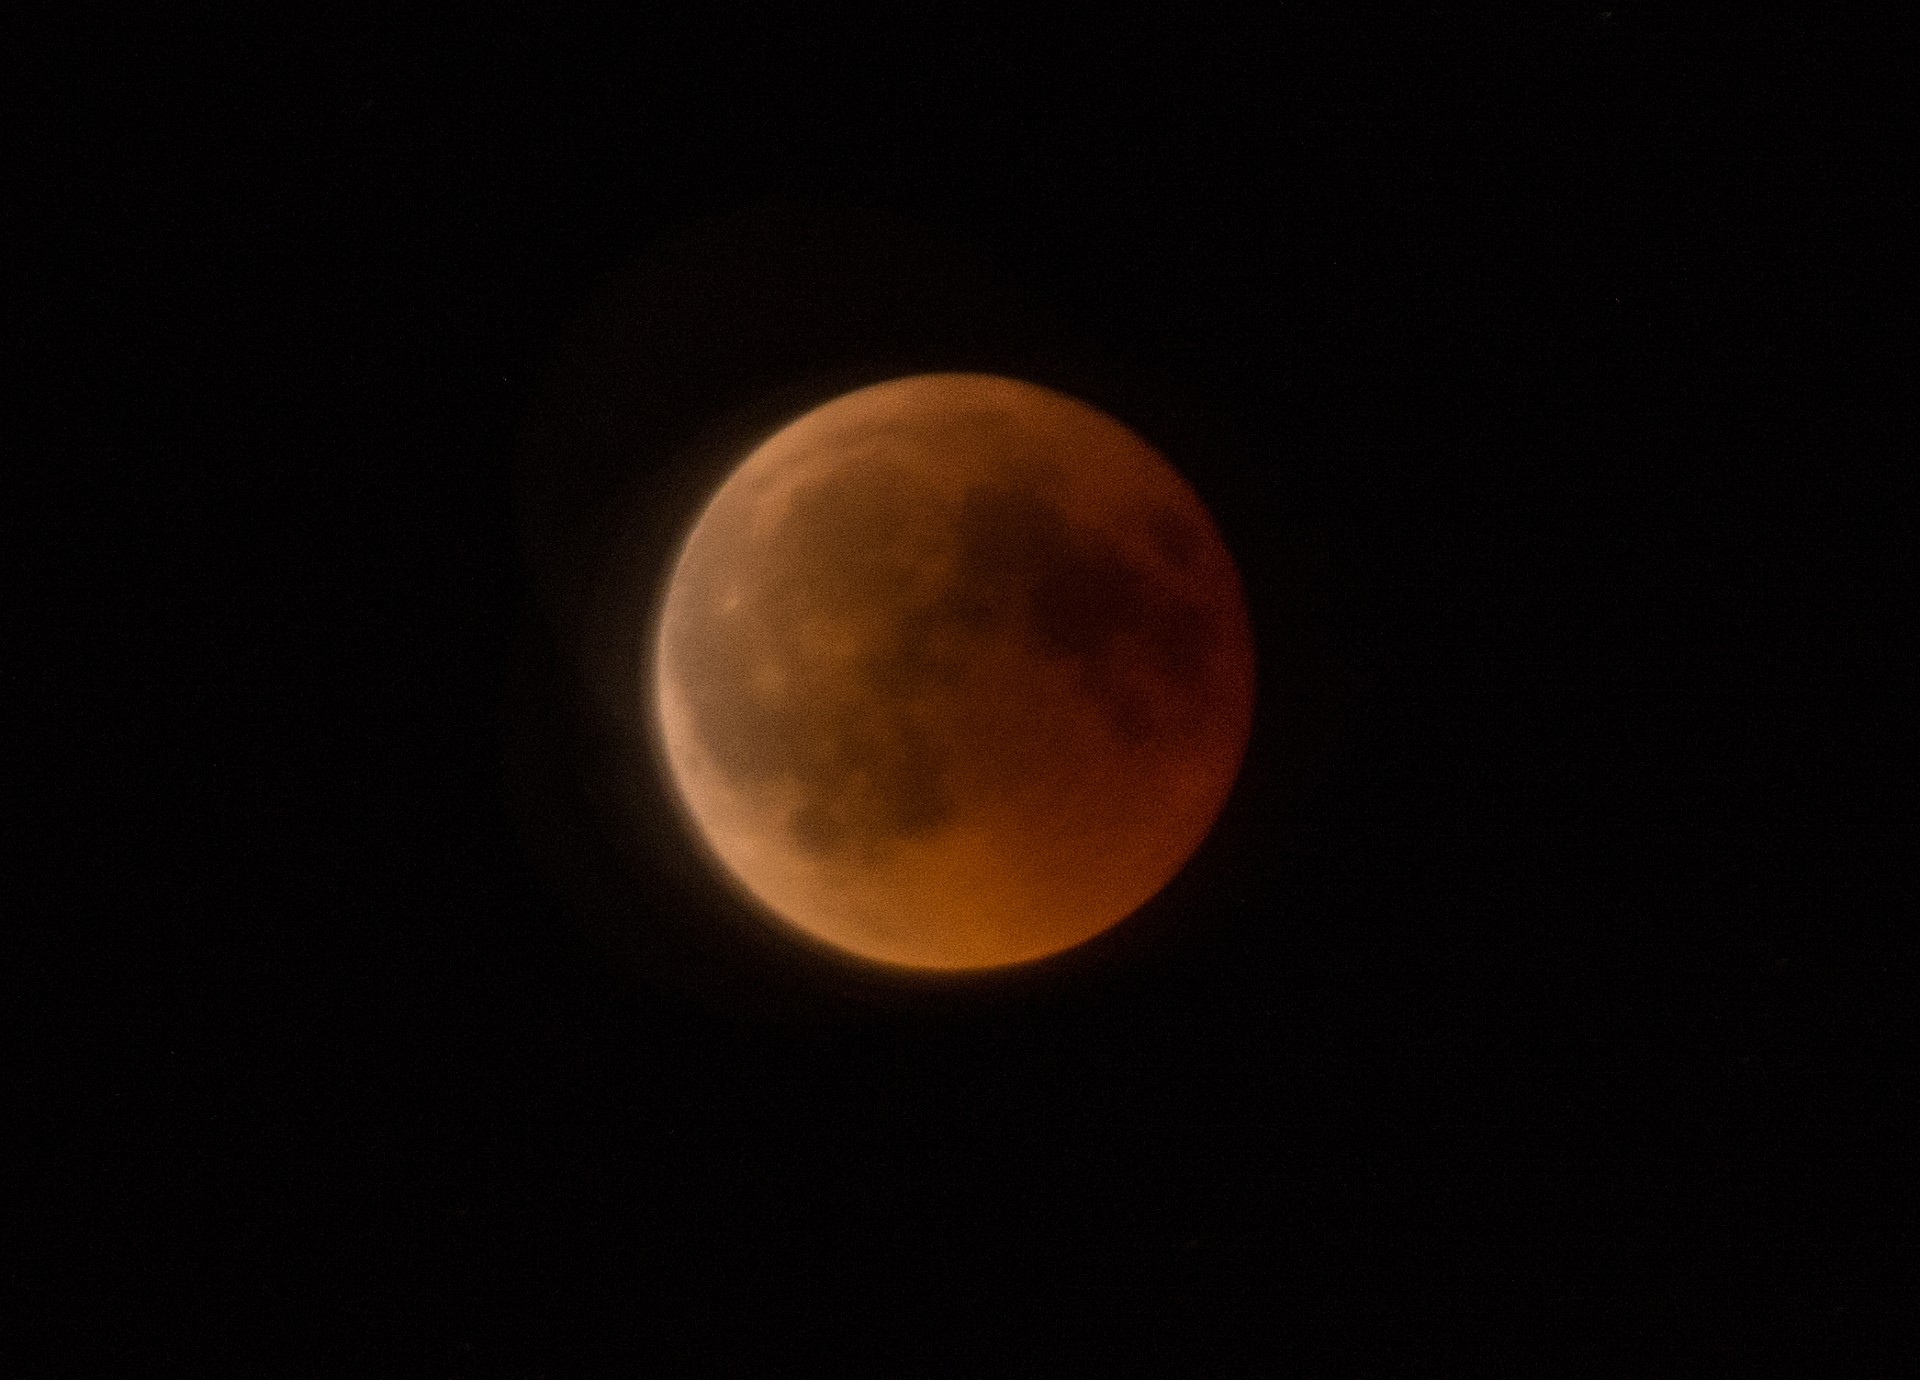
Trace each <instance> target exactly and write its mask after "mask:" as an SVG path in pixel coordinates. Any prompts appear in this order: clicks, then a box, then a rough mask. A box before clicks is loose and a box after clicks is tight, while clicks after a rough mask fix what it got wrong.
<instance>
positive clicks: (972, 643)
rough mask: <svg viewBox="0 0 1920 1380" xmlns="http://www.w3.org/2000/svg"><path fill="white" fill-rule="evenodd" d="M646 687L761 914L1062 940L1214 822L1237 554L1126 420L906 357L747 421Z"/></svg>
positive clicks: (953, 947)
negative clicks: (736, 460)
mask: <svg viewBox="0 0 1920 1380" xmlns="http://www.w3.org/2000/svg"><path fill="white" fill-rule="evenodd" d="M657 637H658V641H657V644H656V646H655V649H654V659H653V673H654V674H653V685H652V689H651V693H652V696H653V699H654V709H655V714H656V720H655V724H656V727H657V729H658V732H659V737H660V741H661V745H662V748H663V756H664V760H665V763H666V766H667V771H668V774H669V775H670V777H671V779H672V785H673V787H674V790H675V791H676V793H677V795H678V798H679V801H680V803H681V804H682V806H683V807H684V810H685V813H686V815H687V817H688V819H689V821H690V822H691V824H692V826H693V827H694V829H695V830H696V831H697V832H698V835H699V837H700V838H701V839H702V840H703V841H704V843H705V845H706V847H707V848H708V849H709V850H710V851H711V854H712V855H713V857H714V859H715V860H717V862H718V863H719V864H720V865H721V867H722V868H723V869H724V872H725V873H726V875H728V876H729V877H730V878H731V879H732V880H733V881H734V882H735V883H737V884H738V886H739V887H740V888H741V889H742V890H743V891H744V892H745V893H746V894H747V895H748V896H750V897H751V898H752V899H753V900H754V901H755V902H757V903H758V905H759V906H760V907H761V908H763V909H764V910H765V911H766V912H767V913H768V914H769V915H770V916H771V917H772V918H774V919H775V920H777V921H778V922H779V923H780V924H782V925H784V926H787V927H789V929H790V930H791V931H793V932H795V933H797V934H798V935H800V936H803V937H805V938H807V939H810V940H812V941H815V942H817V943H820V944H824V945H827V946H829V947H830V948H832V949H834V950H837V951H839V952H841V953H844V954H848V955H853V956H855V957H857V958H860V959H865V960H870V961H873V962H877V963H881V964H891V965H898V966H901V967H906V968H917V969H945V970H956V969H977V968H992V967H999V966H1002V965H1007V964H1016V963H1023V962H1028V961H1031V960H1035V959H1039V958H1043V957H1045V956H1047V955H1050V954H1055V953H1058V952H1060V951H1062V950H1064V949H1067V948H1070V947H1072V946H1073V945H1076V944H1079V943H1081V942H1083V941H1085V940H1087V939H1089V938H1091V937H1092V936H1094V935H1096V934H1099V933H1101V932H1102V931H1104V930H1106V929H1108V928H1110V927H1111V926H1113V925H1115V924H1117V923H1118V922H1119V921H1121V920H1123V919H1125V918H1126V917H1127V916H1128V915H1130V914H1131V913H1133V912H1134V911H1135V910H1137V909H1138V908H1139V907H1140V906H1141V905H1142V904H1143V903H1145V902H1146V901H1147V900H1149V899H1150V898H1151V897H1152V896H1154V895H1155V893H1157V892H1158V891H1159V890H1160V889H1161V888H1162V887H1164V886H1165V885H1166V884H1167V882H1168V881H1169V880H1171V878H1172V877H1173V876H1174V874H1175V873H1176V872H1178V871H1179V870H1180V868H1181V867H1182V866H1183V865H1184V864H1185V863H1186V861H1187V860H1188V859H1189V858H1190V857H1191V856H1192V854H1193V852H1194V850H1195V849H1196V848H1197V847H1198V846H1199V844H1200V842H1201V840H1202V839H1203V838H1204V837H1205V836H1206V834H1207V832H1208V830H1209V829H1211V827H1212V825H1213V822H1214V820H1215V819H1216V818H1217V816H1218V814H1219V812H1220V809H1221V807H1222V805H1223V804H1224V803H1225V801H1226V798H1227V794H1228V791H1229V790H1230V789H1231V787H1232V784H1233V781H1234V778H1235V776H1236V774H1237V773H1238V771H1239V768H1240V762H1241V758H1242V756H1243V755H1244V753H1245V750H1246V745H1247V738H1248V733H1249V729H1250V725H1251V720H1252V711H1253V687H1254V666H1253V639H1252V633H1251V628H1250V626H1249V621H1248V616H1247V609H1246V602H1245V598H1244V596H1243V594H1242V590H1241V583H1240V579H1239V575H1238V573H1237V571H1236V570H1235V568H1234V564H1233V560H1232V558H1231V556H1230V555H1229V554H1228V552H1227V550H1226V547H1225V545H1224V544H1223V543H1222V541H1221V539H1220V535H1219V533H1218V531H1217V530H1216V529H1215V526H1214V523H1213V521H1212V519H1211V518H1210V516H1209V515H1208V513H1207V511H1206V509H1205V507H1204V506H1203V505H1202V504H1201V502H1200V500H1199V498H1198V497H1197V496H1196V495H1195V493H1194V492H1193V490H1192V489H1191V488H1190V487H1189V486H1188V484H1187V483H1186V481H1185V480H1184V479H1182V478H1181V477H1180V475H1179V474H1178V473H1176V472H1175V470H1174V469H1173V467H1172V466H1171V465H1169V464H1168V462H1167V461H1166V460H1165V459H1164V458H1163V457H1162V456H1161V455H1160V454H1159V452H1158V451H1156V450H1155V449H1154V448H1153V447H1152V446H1150V445H1149V444H1148V443H1147V442H1146V441H1144V440H1143V439H1142V438H1141V437H1139V436H1138V435H1136V434H1135V433H1134V432H1132V431H1131V430H1129V429H1128V428H1126V427H1125V426H1123V425H1121V424H1120V423H1119V422H1117V421H1115V420H1114V419H1113V418H1111V417H1109V416H1107V415H1106V414H1105V413H1103V412H1101V411H1099V410H1097V409H1096V408H1093V407H1091V406H1089V405H1088V404H1086V403H1083V402H1080V401H1078V400H1076V399H1074V398H1070V397H1067V396H1065V395H1063V394H1060V393H1056V392H1053V391H1051V390H1049V389H1046V388H1041V387H1039V386H1037V385H1034V384H1030V383H1024V382H1020V381H1017V380H1014V379H1009V378H1001V377H998V376H994V375H986V374H924V375H918V376H914V377H910V378H901V379H895V380H892V381H890V382H886V383H880V384H876V385H874V386H872V387H868V388H862V389H859V390H857V391H855V392H852V393H848V394H846V395H844V396H842V397H839V398H836V399H834V400H833V401H831V402H828V403H826V404H824V405H822V406H820V407H817V408H815V409H814V410H813V411H811V412H808V413H806V414H805V415H804V416H801V417H800V418H798V419H797V420H795V421H793V422H792V423H790V424H789V425H787V426H785V427H783V428H782V429H781V430H779V431H777V432H776V433H774V434H773V435H772V436H771V437H769V438H768V439H767V440H766V441H765V442H763V443H762V444H761V445H759V446H758V447H757V448H756V449H755V450H754V451H753V452H752V453H751V454H750V455H748V456H747V458H746V459H745V460H744V461H743V462H742V463H741V464H740V466H739V467H738V468H737V469H736V470H735V471H734V472H733V473H732V475H731V476H730V477H729V478H728V479H727V480H726V481H725V483H724V484H722V485H721V487H720V489H719V490H718V492H717V493H715V495H714V496H713V498H712V500H711V501H710V502H709V503H708V504H707V506H706V507H705V509H704V510H703V511H702V512H701V514H700V516H699V518H698V520H697V521H696V522H695V524H694V526H693V528H692V530H691V532H690V533H689V535H688V537H687V539H686V542H685V544H684V546H683V547H682V548H681V550H680V552H679V555H678V558H677V560H676V562H675V564H674V567H673V570H672V573H671V576H670V578H669V581H668V584H667V586H666V591H665V595H664V599H663V601H662V603H661V606H660V616H659V622H658V628H657Z"/></svg>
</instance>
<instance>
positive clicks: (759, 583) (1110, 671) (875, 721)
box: [664, 463, 1221, 856]
mask: <svg viewBox="0 0 1920 1380" xmlns="http://www.w3.org/2000/svg"><path fill="white" fill-rule="evenodd" d="M1013 474H1015V475H1017V479H1011V480H1010V481H1007V482H999V483H993V484H982V485H978V486H975V487H972V488H970V489H968V490H967V491H966V492H965V493H964V494H963V495H962V497H961V500H960V501H959V502H958V504H955V503H954V502H953V501H951V500H950V499H948V498H946V497H945V496H944V495H942V494H941V493H940V492H939V491H938V490H936V489H935V488H934V486H932V485H930V484H928V483H927V482H925V481H924V480H921V479H918V478H917V477H915V475H914V474H913V473H912V472H911V471H909V470H907V469H905V468H903V467H900V466H894V465H888V464H885V463H850V464H847V465H843V466H842V467H840V468H838V469H836V470H835V471H833V472H832V473H831V474H829V475H827V476H826V477H824V478H822V479H820V480H818V481H816V482H814V483H812V484H810V485H806V486H803V487H802V488H800V489H799V490H797V491H796V492H795V494H794V495H793V497H792V501H791V505H790V507H789V509H788V511H787V512H786V514H785V515H784V517H783V518H782V520H781V521H780V522H779V524H778V525H777V527H776V528H775V530H774V531H773V532H772V533H771V534H770V535H769V536H768V538H767V539H766V540H765V542H764V543H762V544H757V545H756V544H754V543H752V542H750V540H749V539H748V537H747V530H748V525H747V523H746V522H745V521H744V520H742V519H743V517H744V515H743V514H742V513H739V512H734V513H729V514H721V515H719V516H720V518H721V521H719V522H718V523H717V524H716V530H714V531H710V532H706V533H702V534H700V536H699V538H698V540H697V541H696V543H695V545H694V546H693V547H692V548H690V549H689V551H688V554H687V560H686V563H685V564H684V565H683V567H682V569H681V571H680V573H679V576H678V577H677V578H678V580H679V581H682V582H684V586H683V590H684V593H683V595H682V596H679V597H681V598H682V599H683V600H684V602H681V603H680V604H679V608H678V614H677V616H676V617H675V618H674V619H673V620H672V621H671V622H670V623H669V624H668V626H667V627H666V628H665V630H664V632H665V638H666V644H667V647H668V649H669V651H670V654H671V657H672V661H673V663H674V665H675V666H676V667H677V674H678V683H679V685H680V688H681V689H682V691H683V692H684V694H685V696H686V699H687V702H688V705H689V708H690V709H691V712H692V717H693V721H694V727H695V732H696V733H697V734H698V736H699V738H700V740H701V741H702V743H703V744H704V745H705V747H706V750H707V752H708V753H709V755H710V756H711V758H712V760H713V761H714V763H715V764H716V765H717V766H718V767H719V769H720V770H721V771H722V772H723V773H724V774H725V775H726V776H727V777H728V778H730V779H731V780H732V781H733V782H734V783H735V784H736V785H739V786H751V785H754V784H756V783H767V782H770V781H774V780H780V779H785V780H788V781H791V782H793V783H795V784H796V785H797V786H798V788H799V790H800V793H801V795H802V797H803V803H802V804H801V805H800V806H799V807H798V808H797V809H796V811H795V812H794V814H793V816H792V818H791V820H790V821H789V828H790V831H791V835H792V838H793V841H794V842H795V843H796V844H797V845H798V846H799V847H801V848H803V849H805V850H807V851H809V852H811V853H814V854H816V855H826V854H836V855H860V856H872V855H874V854H876V853H877V852H878V851H880V850H881V849H883V848H884V846H885V845H886V844H887V843H888V842H889V841H892V840H895V839H900V838H907V837H912V836H915V835H923V834H926V833H929V832H931V831H934V830H937V829H939V828H940V827H941V826H942V825H943V824H945V823H946V822H947V821H949V820H950V819H951V818H952V817H953V815H954V813H955V802H954V800H953V799H952V796H951V793H950V790H949V789H948V782H947V778H948V767H949V762H948V758H947V754H948V753H949V752H965V751H967V750H968V747H969V745H967V744H963V743H953V742H949V741H946V740H944V739H943V729H942V727H941V726H940V725H939V724H937V723H932V722H929V718H930V706H931V704H932V703H933V702H934V700H935V697H936V692H937V691H938V690H939V689H940V688H942V687H944V686H951V685H954V684H956V683H958V682H959V681H960V680H961V679H962V678H963V677H964V675H965V673H966V669H967V667H968V665H969V664H970V663H971V662H972V660H973V658H974V656H975V655H976V653H977V652H978V650H979V649H980V648H981V647H982V646H983V645H985V644H986V643H987V642H989V641H991V640H995V639H1002V638H1008V639H1015V640H1017V641H1019V642H1021V643H1023V644H1024V645H1025V647H1026V648H1027V650H1028V651H1029V652H1030V653H1033V654H1036V655H1038V656H1040V657H1044V658H1046V659H1049V660H1054V661H1066V662H1070V663H1073V664H1074V665H1075V666H1076V668H1077V673H1078V678H1079V682H1080V685H1081V687H1082V689H1083V690H1084V692H1085V693H1086V694H1087V695H1088V696H1089V697H1090V699H1091V700H1092V701H1093V702H1094V703H1096V704H1097V705H1098V706H1099V707H1100V710H1101V712H1102V714H1103V716H1104V718H1105V720H1106V722H1107V724H1108V725H1109V728H1110V729H1111V731H1112V733H1113V734H1114V736H1115V738H1116V739H1117V740H1118V741H1120V742H1121V743H1125V744H1140V743H1144V742H1147V741H1150V740H1154V739H1159V738H1163V737H1175V738H1184V737H1186V736H1187V735H1188V734H1190V733H1195V732H1198V731H1200V730H1201V729H1202V728H1203V727H1204V721H1205V717H1206V715H1207V712H1208V711H1207V705H1206V702H1205V700H1206V697H1205V696H1204V695H1203V694H1202V693H1200V691H1201V685H1202V678H1203V674H1204V671H1205V669H1206V663H1207V659H1208V656H1209V654H1210V651H1211V649H1212V648H1213V647H1214V646H1215V644H1216V643H1217V641H1218V640H1219V638H1220V636H1221V631H1220V629H1219V628H1218V627H1217V626H1215V623H1214V620H1213V616H1212V614H1211V612H1210V611H1209V610H1208V609H1206V608H1204V607H1202V606H1200V605H1197V604H1195V603H1194V602H1192V601H1191V600H1189V599H1187V598H1185V597H1183V596H1182V595H1181V593H1180V592H1179V591H1178V590H1177V589H1176V588H1175V587H1174V586H1173V584H1172V583H1171V582H1170V581H1169V580H1167V579H1166V578H1165V577H1164V576H1161V575H1159V574H1158V572H1157V571H1156V570H1154V569H1152V568H1150V567H1148V566H1144V565H1142V564H1140V563H1138V562H1137V561H1135V560H1133V559H1131V558H1130V557H1129V556H1128V555H1127V553H1126V552H1125V551H1123V550H1122V549H1121V547H1120V546H1119V545H1118V544H1117V543H1115V542H1114V541H1113V540H1112V539H1111V538H1109V537H1107V536H1105V535H1103V534H1102V533H1101V532H1100V531H1098V530H1096V529H1092V528H1088V527H1085V526H1078V525H1076V524H1074V523H1073V522H1072V521H1071V520H1070V519H1069V517H1068V515H1067V513H1066V512H1065V511H1064V510H1063V509H1062V508H1061V506H1060V505H1059V504H1058V503H1056V502H1055V501H1053V500H1052V499H1051V498H1050V497H1048V496H1046V495H1045V494H1044V493H1043V492H1042V491H1041V490H1040V489H1039V488H1038V487H1037V486H1035V485H1032V484H1029V483H1023V482H1019V481H1022V480H1025V479H1026V478H1027V475H1026V474H1025V473H1024V472H1022V471H1014V472H1013ZM1146 520H1147V522H1148V524H1149V525H1148V536H1149V540H1150V541H1151V543H1152V544H1153V545H1154V547H1155V549H1156V551H1157V552H1158V553H1160V554H1161V555H1163V556H1164V558H1165V559H1166V560H1167V561H1168V563H1169V564H1170V565H1179V564H1184V563H1186V562H1190V561H1191V560H1192V559H1193V558H1194V556H1195V555H1196V554H1197V551H1198V550H1199V546H1200V543H1201V542H1202V541H1204V535H1205V534H1204V532H1203V531H1202V530H1200V529H1198V528H1196V527H1194V525H1193V523H1192V521H1191V519H1189V518H1187V517H1185V516H1184V515H1181V514H1177V513H1174V514H1170V515H1169V514H1153V515H1149V517H1148V518H1147V519H1146ZM1033 711H1034V712H1042V713H1043V712H1045V707H1044V706H1034V707H1033ZM1050 766H1051V764H1047V763H1036V764H1035V767H1036V769H1042V770H1044V769H1047V768H1049V767H1050Z"/></svg>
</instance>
